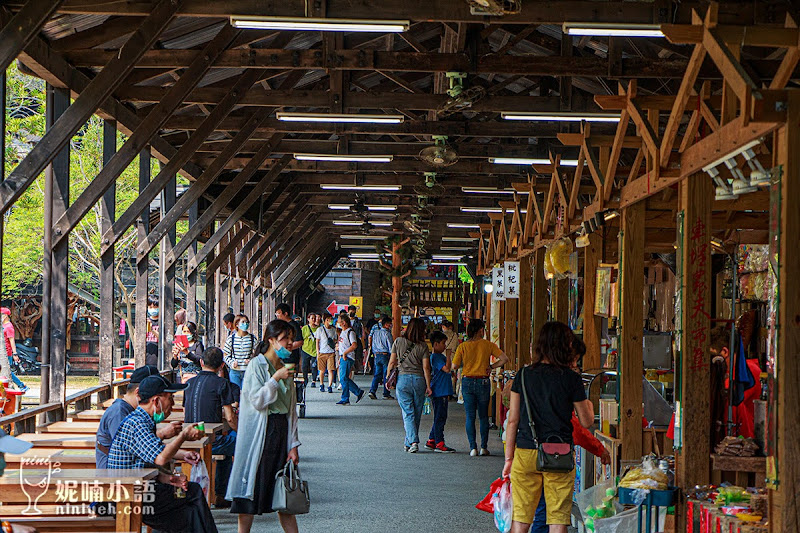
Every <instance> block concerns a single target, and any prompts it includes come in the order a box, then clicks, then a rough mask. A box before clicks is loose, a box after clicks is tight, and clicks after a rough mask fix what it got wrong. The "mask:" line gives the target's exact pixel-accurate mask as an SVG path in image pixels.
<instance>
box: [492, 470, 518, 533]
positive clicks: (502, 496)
mask: <svg viewBox="0 0 800 533" xmlns="http://www.w3.org/2000/svg"><path fill="white" fill-rule="evenodd" d="M492 502H493V504H494V525H495V526H497V530H498V531H499V532H500V533H508V532H509V531H511V519H512V518H513V516H514V505H513V503H512V501H511V482H510V481H508V480H505V482H504V483H503V484H502V485H501V486H500V490H499V491H498V492H497V493H496V494H494V495H493V496H492Z"/></svg>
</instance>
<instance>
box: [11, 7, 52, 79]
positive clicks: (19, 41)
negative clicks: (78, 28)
mask: <svg viewBox="0 0 800 533" xmlns="http://www.w3.org/2000/svg"><path fill="white" fill-rule="evenodd" d="M63 1H64V0H52V1H50V2H42V1H41V0H28V1H27V2H25V5H23V6H22V8H21V9H20V10H19V11H18V12H17V14H16V15H14V16H13V17H12V16H11V15H10V14H9V13H8V11H7V10H6V9H3V10H2V11H0V16H2V18H3V19H4V22H5V24H4V26H3V28H2V29H0V43H3V46H2V47H0V72H5V71H6V69H7V68H8V66H9V65H10V64H11V62H12V61H14V59H16V57H17V56H18V55H19V53H20V52H21V51H22V49H23V48H25V47H26V46H27V45H28V43H29V42H31V40H33V38H34V37H36V34H37V33H39V30H41V29H42V26H44V25H45V23H46V22H47V20H48V19H49V18H50V16H51V15H52V14H53V13H55V11H56V9H58V7H59V6H60V5H61V4H62V3H63Z"/></svg>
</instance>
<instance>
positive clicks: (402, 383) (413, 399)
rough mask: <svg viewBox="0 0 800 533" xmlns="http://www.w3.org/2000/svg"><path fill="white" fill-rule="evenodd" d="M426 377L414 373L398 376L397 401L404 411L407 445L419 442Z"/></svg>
mask: <svg viewBox="0 0 800 533" xmlns="http://www.w3.org/2000/svg"><path fill="white" fill-rule="evenodd" d="M425 388H426V387H425V378H424V377H422V376H416V375H414V374H400V375H399V376H397V390H396V392H397V403H399V404H400V410H402V411H403V427H404V428H405V430H406V440H405V445H406V446H411V445H412V444H414V443H416V444H419V423H420V420H422V407H423V406H424V405H425Z"/></svg>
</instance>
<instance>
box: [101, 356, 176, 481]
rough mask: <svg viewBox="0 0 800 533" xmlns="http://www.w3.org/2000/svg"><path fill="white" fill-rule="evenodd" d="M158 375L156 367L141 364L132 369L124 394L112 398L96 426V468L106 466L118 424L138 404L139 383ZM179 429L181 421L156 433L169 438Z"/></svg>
mask: <svg viewBox="0 0 800 533" xmlns="http://www.w3.org/2000/svg"><path fill="white" fill-rule="evenodd" d="M158 375H159V373H158V369H157V368H156V367H154V366H141V367H139V368H137V369H136V370H134V371H133V373H132V374H131V381H130V383H128V389H127V390H126V391H125V395H124V396H123V397H122V398H117V399H116V400H114V403H112V404H111V405H110V406H109V408H108V409H106V411H105V413H103V418H101V419H100V425H99V427H98V428H97V443H96V444H95V450H94V458H95V464H96V465H97V468H108V451H109V449H110V448H111V443H112V442H113V441H114V435H116V434H117V430H118V429H119V425H120V424H122V421H123V420H124V419H125V417H126V416H128V415H129V414H131V413H132V412H133V410H134V409H136V406H137V405H139V396H138V391H139V383H141V381H142V380H143V379H144V378H146V377H148V376H158ZM180 430H181V423H180V422H174V423H171V424H170V425H169V426H167V427H165V428H164V429H160V430H158V431H157V432H156V435H158V438H160V439H169V438H172V437H174V436H175V435H177V434H178V433H179V432H180Z"/></svg>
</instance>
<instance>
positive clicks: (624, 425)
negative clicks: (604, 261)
mask: <svg viewBox="0 0 800 533" xmlns="http://www.w3.org/2000/svg"><path fill="white" fill-rule="evenodd" d="M644 211H645V205H644V203H643V202H639V203H637V204H633V205H630V206H628V207H626V208H624V209H623V210H622V222H621V226H622V237H621V245H620V247H621V250H620V253H621V255H622V258H621V261H620V274H619V278H620V290H621V291H622V294H621V298H620V302H621V304H622V305H621V309H620V327H621V332H620V355H619V357H620V363H619V370H620V376H618V377H617V383H618V386H619V392H620V408H619V411H620V421H619V422H620V425H619V428H620V431H619V438H620V439H621V440H622V459H623V460H637V461H638V460H640V459H641V458H642V415H643V413H642V371H643V366H644V364H643V362H642V325H643V324H644V321H643V320H644V317H643V308H642V294H643V292H644V242H645V232H644Z"/></svg>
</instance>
